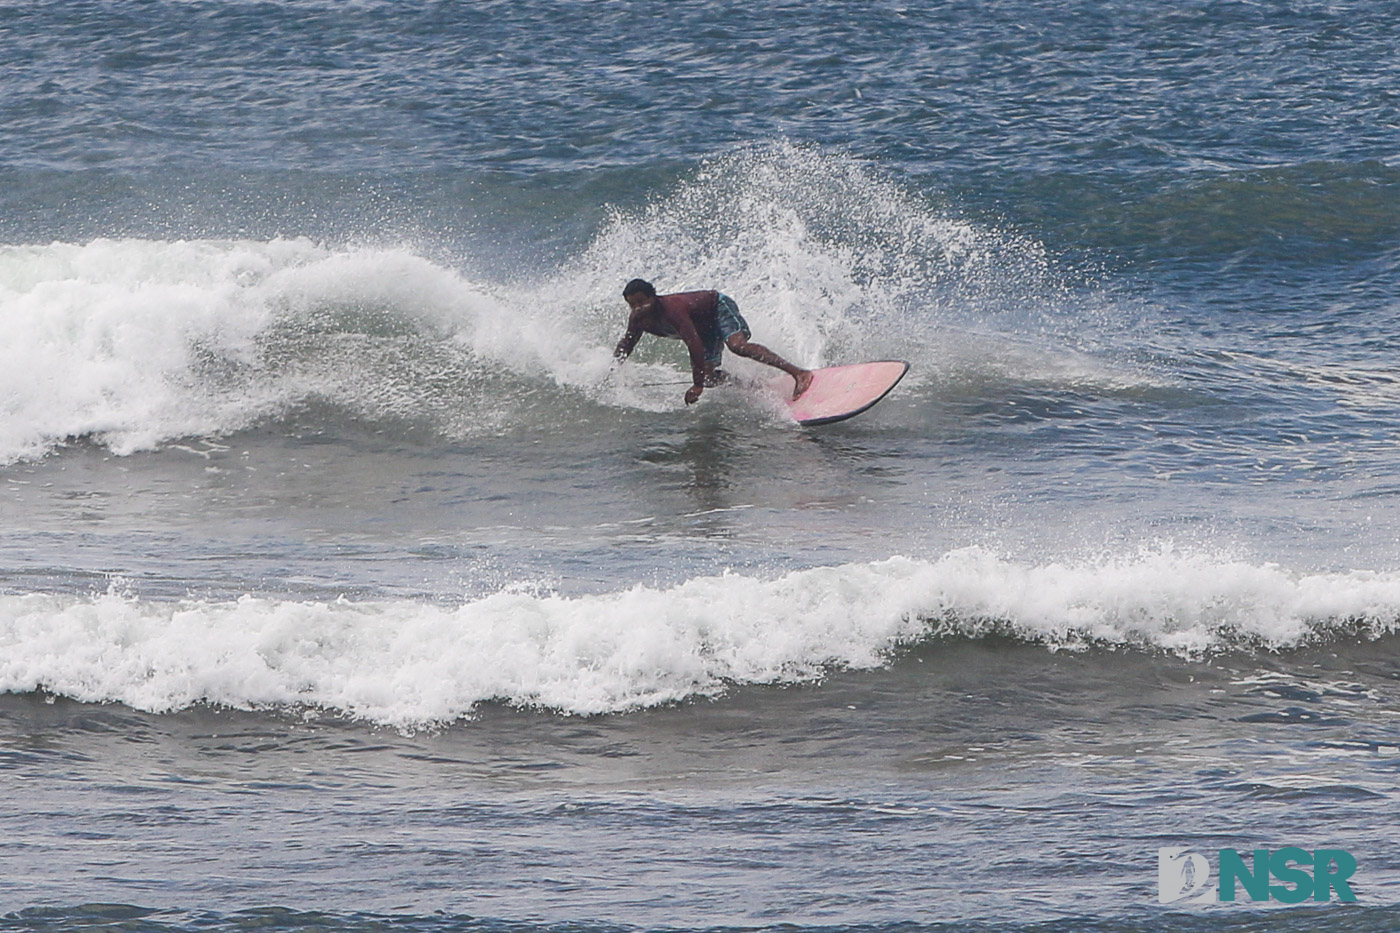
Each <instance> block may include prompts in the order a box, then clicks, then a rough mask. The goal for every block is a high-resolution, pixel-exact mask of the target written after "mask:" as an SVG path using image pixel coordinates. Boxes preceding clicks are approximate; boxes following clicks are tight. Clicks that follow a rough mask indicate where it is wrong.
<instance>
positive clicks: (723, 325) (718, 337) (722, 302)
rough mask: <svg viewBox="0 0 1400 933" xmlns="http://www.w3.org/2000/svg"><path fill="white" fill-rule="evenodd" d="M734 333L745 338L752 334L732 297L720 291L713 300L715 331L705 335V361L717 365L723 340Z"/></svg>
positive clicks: (722, 353) (721, 353)
mask: <svg viewBox="0 0 1400 933" xmlns="http://www.w3.org/2000/svg"><path fill="white" fill-rule="evenodd" d="M735 334H743V335H744V339H745V340H748V339H749V338H750V337H752V336H753V333H752V332H751V331H750V330H749V322H748V321H746V320H744V316H743V315H742V314H740V313H739V306H738V305H736V304H735V303H734V299H733V298H730V297H729V296H728V295H726V294H724V293H722V292H721V293H720V296H719V298H718V299H716V301H715V332H714V333H713V334H707V335H706V338H707V339H706V340H705V361H706V362H707V363H710V364H712V365H714V366H718V365H719V361H720V357H722V356H723V355H724V342H725V341H726V340H728V339H729V338H730V337H732V336H734V335H735Z"/></svg>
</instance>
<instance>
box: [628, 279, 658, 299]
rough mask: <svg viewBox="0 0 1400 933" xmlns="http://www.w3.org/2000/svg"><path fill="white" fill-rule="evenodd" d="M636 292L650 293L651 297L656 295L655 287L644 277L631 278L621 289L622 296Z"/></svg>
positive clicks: (629, 295)
mask: <svg viewBox="0 0 1400 933" xmlns="http://www.w3.org/2000/svg"><path fill="white" fill-rule="evenodd" d="M638 292H641V293H642V294H643V295H651V296H652V297H653V298H655V297H656V288H655V287H653V286H652V284H651V283H650V282H648V281H647V280H646V279H633V280H632V281H630V282H628V283H627V284H626V285H625V286H624V287H623V289H622V297H623V298H629V297H631V296H632V295H635V294H637V293H638Z"/></svg>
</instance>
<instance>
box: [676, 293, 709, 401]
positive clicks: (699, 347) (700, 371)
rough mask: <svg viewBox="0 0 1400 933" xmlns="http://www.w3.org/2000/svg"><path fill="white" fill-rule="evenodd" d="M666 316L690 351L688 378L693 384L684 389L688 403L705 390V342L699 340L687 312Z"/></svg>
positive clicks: (697, 332)
mask: <svg viewBox="0 0 1400 933" xmlns="http://www.w3.org/2000/svg"><path fill="white" fill-rule="evenodd" d="M667 317H668V318H670V319H671V324H672V326H673V327H675V328H676V334H677V336H679V337H680V338H681V340H683V341H684V342H685V348H686V349H687V350H689V351H690V379H691V382H693V383H694V385H692V386H691V387H690V388H689V389H686V390H685V403H686V404H687V405H690V404H693V403H694V402H695V401H696V400H697V399H698V398H700V393H701V392H704V391H705V377H706V375H707V373H706V369H707V366H706V363H705V344H704V342H703V341H701V339H700V333H699V331H697V330H696V329H695V322H694V321H692V320H691V319H690V315H689V314H675V315H670V314H668V315H667Z"/></svg>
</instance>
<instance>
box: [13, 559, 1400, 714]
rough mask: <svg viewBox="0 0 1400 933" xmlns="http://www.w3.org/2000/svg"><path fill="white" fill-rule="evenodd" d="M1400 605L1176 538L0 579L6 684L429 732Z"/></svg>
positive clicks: (1210, 641)
mask: <svg viewBox="0 0 1400 933" xmlns="http://www.w3.org/2000/svg"><path fill="white" fill-rule="evenodd" d="M1397 617H1400V573H1385V574H1382V573H1369V572H1368V573H1361V572H1354V573H1331V574H1299V573H1294V572H1289V571H1286V570H1284V569H1282V568H1280V567H1276V566H1272V565H1256V564H1248V563H1244V562H1238V561H1231V560H1227V559H1222V558H1218V557H1211V556H1207V555H1199V554H1184V553H1178V552H1175V551H1172V550H1170V549H1162V550H1158V551H1155V552H1151V553H1146V554H1141V555H1137V556H1135V557H1132V558H1113V559H1106V560H1101V561H1097V562H1084V563H1079V564H1069V563H1045V564H1026V563H1021V562H1017V561H1012V560H1007V559H1005V558H1002V557H998V556H997V555H995V554H993V553H991V552H989V551H985V550H982V549H977V548H971V549H965V550H959V551H954V552H951V553H949V554H946V555H944V556H943V557H941V558H939V559H937V560H931V561H925V560H915V559H910V558H905V557H895V558H891V559H889V560H885V561H879V562H874V563H859V564H849V565H844V566H837V567H822V568H815V569H811V570H804V571H798V572H793V573H789V574H787V575H785V576H782V577H778V578H776V579H762V578H756V577H751V576H745V575H741V574H735V573H730V574H724V575H722V576H717V577H705V578H698V579H693V580H690V581H687V582H685V583H683V584H681V585H679V586H675V587H672V588H669V589H654V588H649V587H641V586H638V587H634V588H632V589H629V590H626V591H624V592H618V593H612V594H606V595H596V596H580V597H572V598H568V597H563V596H559V595H552V594H539V593H533V592H530V591H528V590H526V589H522V588H519V587H512V588H507V589H505V590H502V591H501V592H498V593H495V594H493V595H490V596H487V597H485V598H482V599H477V600H474V601H471V602H467V603H465V604H463V605H461V606H457V607H444V606H437V605H429V604H422V603H416V602H409V601H383V602H351V601H346V600H341V601H337V602H332V603H315V602H303V601H290V600H276V599H266V598H254V597H245V598H242V599H239V600H236V601H231V602H208V601H198V600H191V601H186V602H182V603H178V604H170V603H158V602H149V601H143V600H141V599H139V598H136V597H133V596H130V595H121V594H115V593H109V594H103V595H97V596H89V597H75V596H55V595H40V594H33V595H24V596H3V597H0V690H5V691H15V692H26V691H33V690H36V689H40V688H43V689H47V690H49V691H52V692H54V693H57V694H60V695H63V696H68V697H72V698H75V699H78V700H83V701H92V702H96V701H119V702H122V703H126V704H128V705H130V706H133V707H136V708H139V709H144V710H151V711H157V712H165V711H171V710H179V709H183V708H185V707H188V706H190V705H192V704H196V703H213V704H221V705H226V706H230V707H235V708H257V707H294V706H299V705H311V706H315V707H321V708H324V709H328V710H334V711H339V712H341V713H343V714H345V715H349V716H352V717H357V718H361V719H365V720H369V721H372V722H375V723H382V724H385V725H391V726H396V727H401V728H412V727H416V726H422V725H424V724H429V723H435V722H445V721H451V720H453V719H456V718H459V717H461V716H464V715H469V714H470V712H471V710H472V708H473V707H474V706H475V705H476V704H478V703H480V702H482V701H485V700H489V699H501V700H504V701H507V702H510V703H515V704H522V705H534V706H542V707H546V708H549V709H554V710H558V711H562V712H565V713H572V714H593V713H603V712H618V711H627V710H635V709H639V708H644V707H650V706H655V705H657V704H664V703H668V702H673V701H680V700H684V699H686V698H689V697H696V696H713V695H716V694H719V693H721V692H723V691H724V690H726V689H727V688H728V687H729V686H730V685H732V684H770V683H799V682H810V681H813V680H817V679H820V678H821V677H822V676H823V675H824V674H825V673H826V672H828V671H829V670H831V669H833V668H854V669H868V668H876V667H879V666H881V665H884V664H886V663H888V662H889V660H890V658H891V655H892V652H895V651H896V650H897V649H898V648H899V647H900V646H902V645H908V644H910V643H913V642H917V641H920V640H924V639H928V638H930V637H933V636H940V637H980V636H982V635H985V634H986V633H988V632H989V631H997V632H1001V633H1004V634H1009V635H1011V636H1013V637H1019V638H1021V639H1024V640H1027V641H1030V642H1036V643H1041V644H1044V645H1046V646H1047V647H1049V648H1052V649H1063V648H1080V647H1083V646H1085V645H1090V644H1096V643H1097V644H1106V645H1113V646H1134V647H1139V648H1146V649H1150V650H1158V649H1160V650H1168V651H1173V652H1177V653H1179V654H1183V655H1186V656H1194V655H1199V654H1201V653H1202V652H1209V651H1212V650H1220V649H1230V648H1247V649H1252V648H1257V647H1261V646H1262V647H1264V648H1268V649H1283V648H1288V647H1291V646H1296V645H1299V644H1302V643H1305V642H1308V641H1310V640H1320V639H1326V638H1329V637H1333V636H1334V633H1333V630H1334V629H1341V630H1343V631H1345V632H1346V633H1347V637H1354V632H1355V631H1356V630H1357V627H1358V626H1361V627H1362V628H1363V629H1364V630H1365V631H1367V632H1368V633H1369V634H1370V635H1372V636H1376V635H1379V634H1381V633H1383V632H1388V631H1391V630H1393V629H1394V627H1395V624H1396V619H1397Z"/></svg>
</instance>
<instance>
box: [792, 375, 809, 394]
mask: <svg viewBox="0 0 1400 933" xmlns="http://www.w3.org/2000/svg"><path fill="white" fill-rule="evenodd" d="M792 381H793V383H794V384H793V387H792V397H793V398H794V399H798V398H801V397H802V393H803V392H806V391H807V390H808V389H809V388H811V386H812V371H811V370H810V369H804V370H802V371H801V372H798V373H795V374H794V375H793V377H792Z"/></svg>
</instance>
